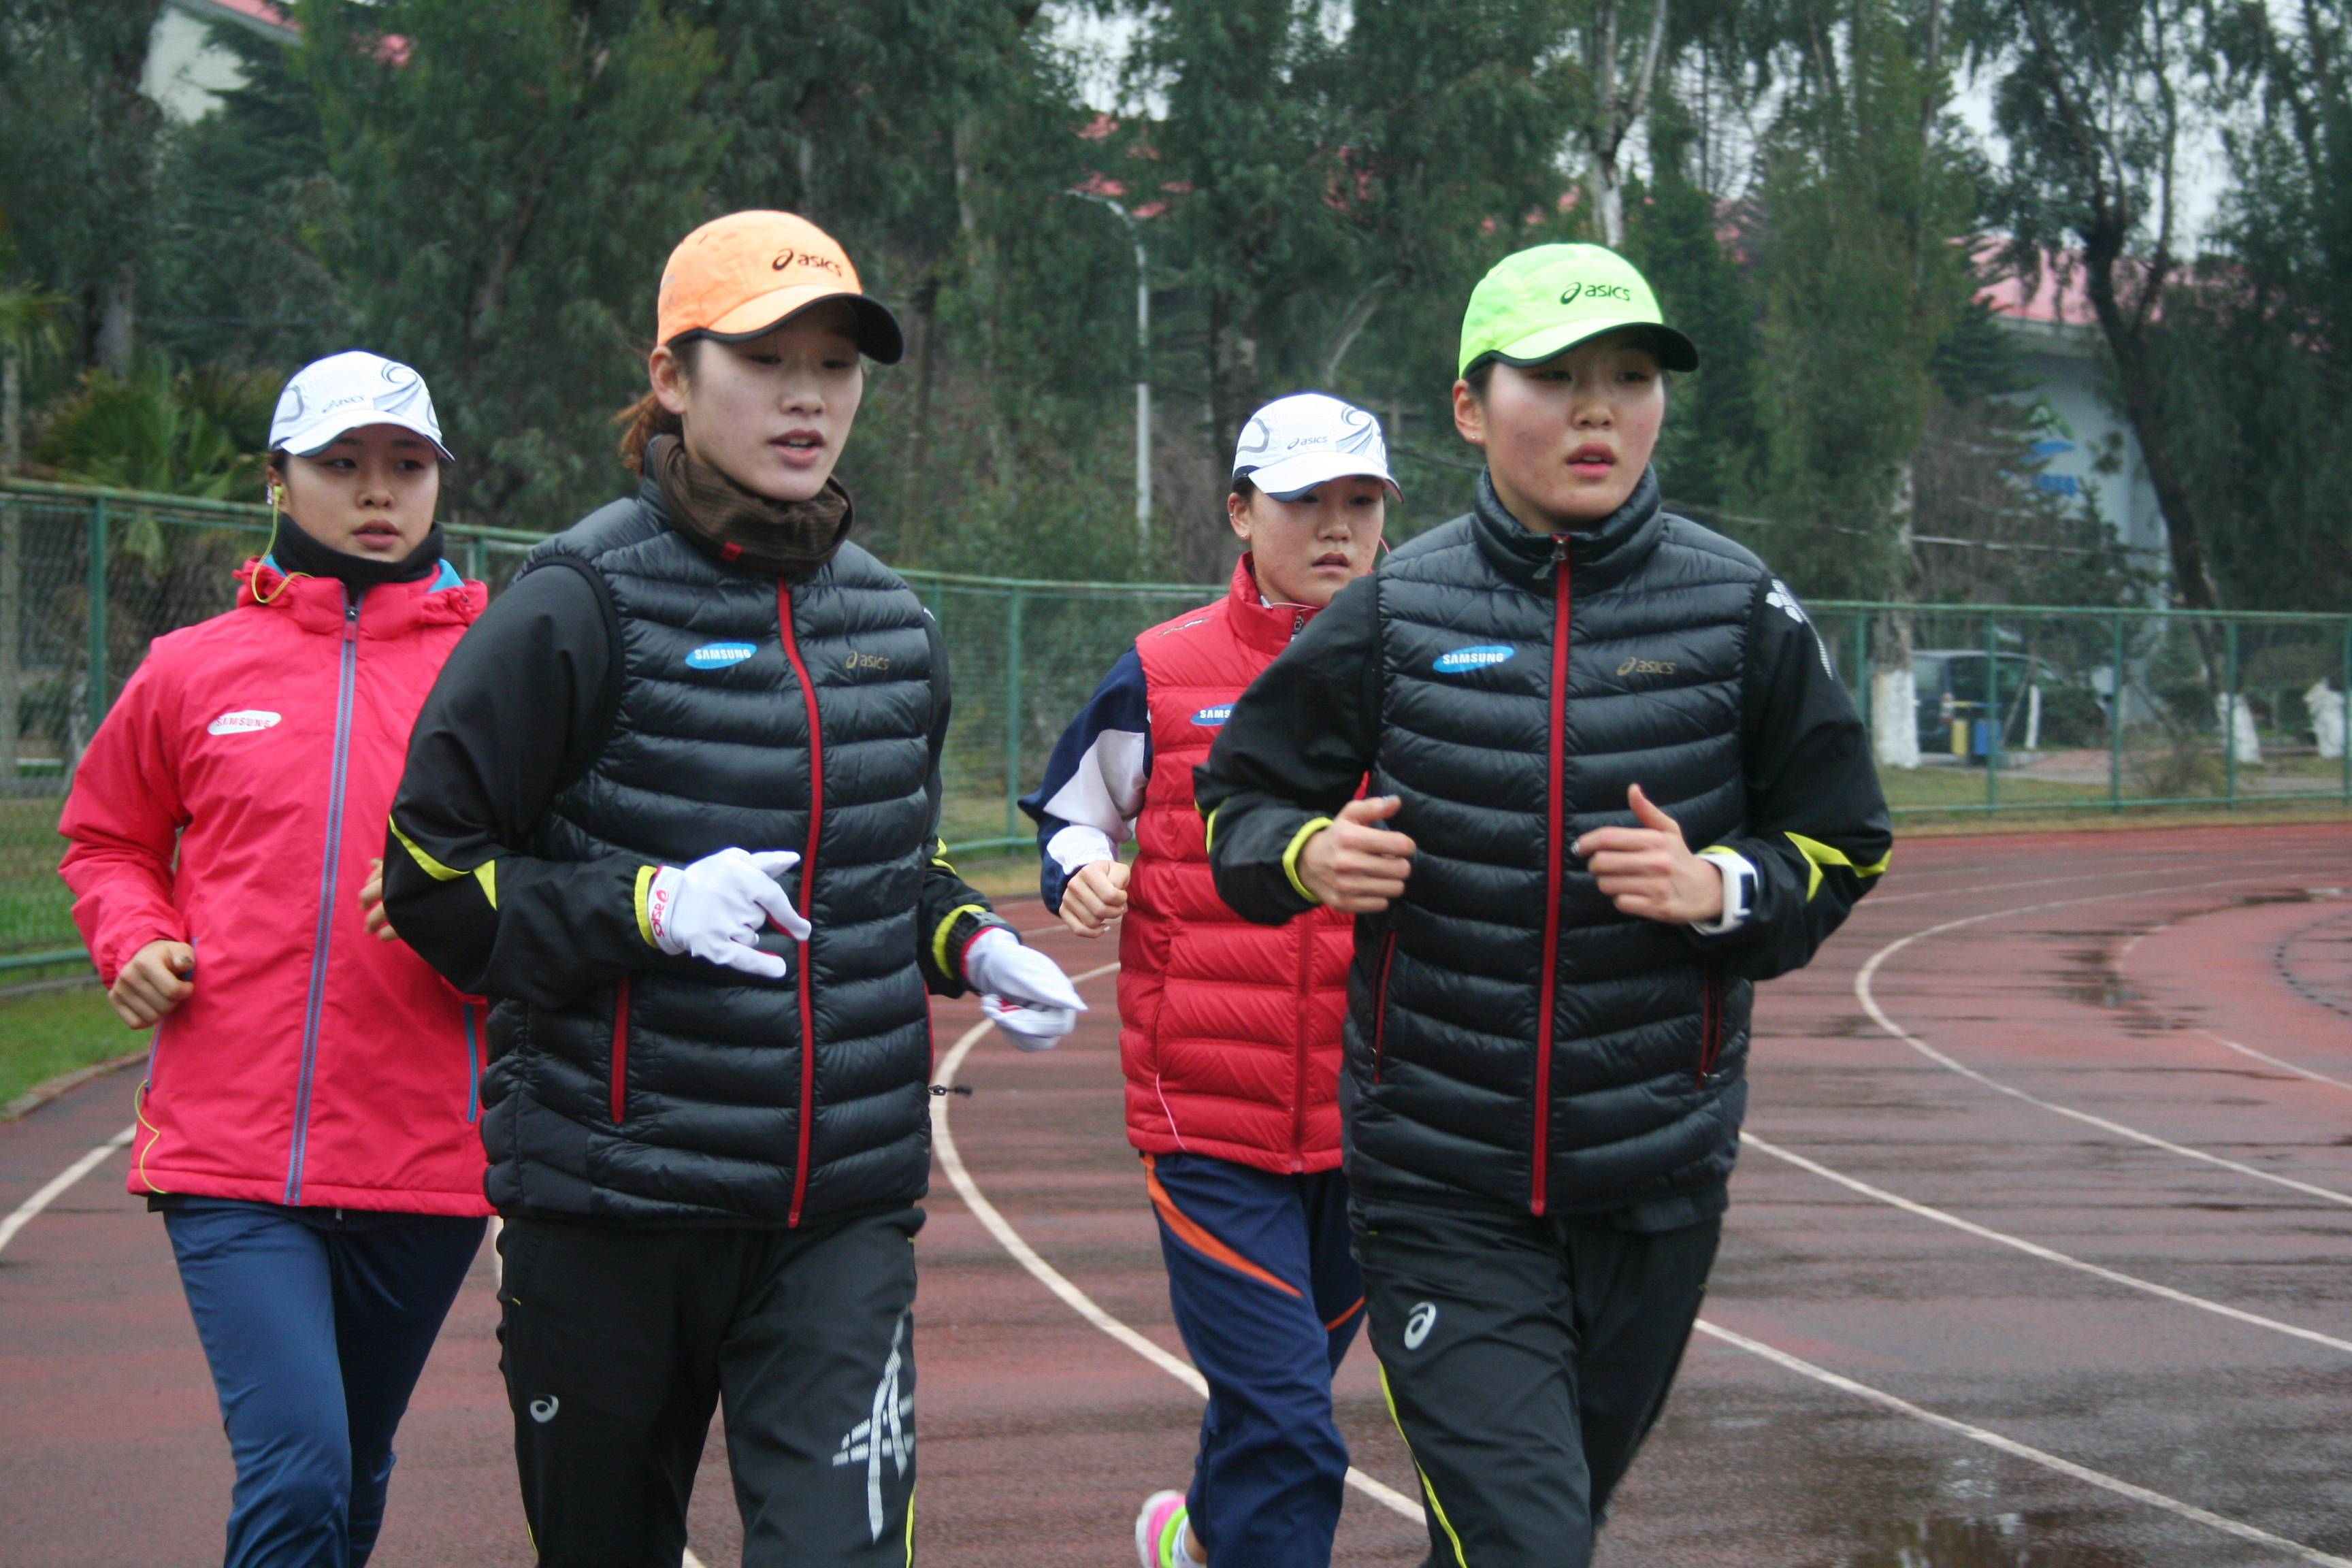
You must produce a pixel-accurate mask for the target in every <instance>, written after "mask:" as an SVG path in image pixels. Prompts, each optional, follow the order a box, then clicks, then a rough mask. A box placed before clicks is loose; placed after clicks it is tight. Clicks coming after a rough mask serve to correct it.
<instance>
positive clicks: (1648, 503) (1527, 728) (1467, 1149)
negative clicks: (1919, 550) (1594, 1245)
mask: <svg viewBox="0 0 2352 1568" xmlns="http://www.w3.org/2000/svg"><path fill="white" fill-rule="evenodd" d="M1376 581H1377V584H1378V586H1379V595H1380V627H1381V668H1382V697H1381V746H1380V754H1379V758H1378V761H1377V763H1376V764H1375V767H1374V771H1373V776H1372V781H1371V793H1374V794H1388V795H1400V796H1402V798H1403V801H1404V805H1403V808H1402V811H1401V812H1400V813H1399V814H1398V816H1397V817H1396V819H1395V821H1394V822H1392V823H1391V824H1389V825H1388V826H1394V827H1396V828H1398V829H1400V830H1402V831H1403V832H1405V833H1409V834H1411V835H1412V837H1413V839H1414V840H1415V842H1416V843H1417V844H1418V846H1419V848H1420V853H1419V856H1418V858H1417V859H1416V861H1415V864H1414V868H1413V874H1412V880H1411V882H1410V883H1408V884H1407V891H1406V894H1405V897H1404V899H1403V900H1402V902H1400V903H1399V904H1397V905H1395V906H1393V907H1392V908H1391V910H1389V911H1388V912H1387V913H1386V914H1384V915H1380V916H1365V917H1361V918H1360V919H1359V921H1358V922H1357V933H1358V934H1357V949H1358V951H1357V958H1356V966H1355V970H1354V973H1352V975H1351V976H1350V984H1349V992H1350V995H1349V1002H1350V1006H1349V1053H1348V1068H1347V1071H1346V1073H1345V1075H1344V1077H1343V1080H1342V1083H1341V1086H1340V1092H1341V1102H1342V1105H1343V1106H1344V1108H1345V1110H1346V1112H1347V1116H1348V1122H1349V1163H1348V1173H1349V1181H1350V1182H1351V1183H1353V1184H1357V1185H1360V1186H1361V1187H1363V1188H1365V1189H1367V1190H1381V1189H1385V1190H1387V1191H1390V1192H1392V1193H1398V1194H1418V1195H1423V1196H1454V1197H1462V1196H1468V1197H1472V1198H1475V1199H1483V1200H1491V1201H1500V1202H1504V1203H1508V1204H1511V1205H1515V1206H1516V1205H1525V1206H1526V1207H1528V1208H1530V1209H1532V1210H1533V1211H1534V1212H1535V1213H1538V1214H1578V1213H1590V1212H1594V1211H1598V1210H1604V1209H1612V1208H1618V1207H1622V1206H1623V1205H1629V1204H1633V1203H1638V1202H1642V1201H1644V1200H1647V1199H1652V1198H1657V1197H1664V1196H1667V1195H1670V1194H1679V1193H1688V1192H1696V1191H1700V1190H1702V1189H1705V1188H1708V1187H1711V1186H1713V1185H1715V1184H1718V1183H1720V1182H1721V1181H1722V1180H1723V1179H1724V1177H1725V1176H1726V1175H1727V1174H1728V1173H1729V1172H1730V1169H1731V1163H1732V1158H1733V1155H1734V1153H1735V1152H1736V1148H1737V1142H1738V1129H1739V1119H1740V1111H1741V1109H1742V1106H1743V1105H1744V1103H1745V1100H1746V1084H1745V1081H1744V1079H1743V1076H1742V1068H1743V1066H1744V1064H1745V1061H1746V1057H1747V1049H1748V1005H1749V1000H1750V994H1751V993H1750V988H1749V986H1748V983H1747V982H1745V981H1728V982H1727V980H1726V979H1725V978H1724V977H1723V976H1722V975H1720V974H1718V973H1717V972H1716V971H1715V970H1714V969H1713V967H1712V966H1711V965H1709V964H1707V963H1704V962H1702V960H1701V958H1700V955H1699V952H1698V951H1697V949H1696V946H1695V945H1694V944H1693V942H1692V941H1691V940H1690V938H1689V936H1688V935H1687V934H1686V933H1685V932H1684V931H1682V930H1681V929H1680V928H1678V927H1675V926H1669V925H1663V924H1660V923H1658V922H1656V921H1645V920H1636V919H1631V918H1628V917H1626V916H1623V915H1621V914H1619V913H1618V912H1617V910H1616V908H1615V906H1614V905H1612V903H1611V902H1610V901H1609V900H1607V899H1606V898H1604V897H1603V896H1602V895H1601V891H1600V889H1598V887H1597V886H1596V885H1595V883H1594V880H1593V879H1592V877H1591V875H1590V874H1589V873H1588V872H1586V871H1585V870H1584V869H1582V868H1581V866H1580V863H1579V862H1578V861H1577V860H1576V859H1575V858H1572V857H1571V856H1570V854H1569V853H1568V847H1569V846H1570V844H1571V843H1573V842H1574V840H1575V839H1576V837H1577V836H1578V835H1579V834H1580V833H1583V832H1585V831H1587V830H1589V829H1591V828H1596V827H1603V826H1631V825H1632V824H1633V816H1632V814H1631V812H1630V811H1629V810H1628V809H1627V806H1626V801H1625V791H1626V786H1627V785H1628V784H1634V783H1639V784H1641V785H1642V787H1643V791H1644V792H1645V793H1646V794H1648V795H1649V796H1650V798H1651V799H1652V800H1654V801H1655V802H1657V803H1658V805H1660V806H1662V807H1664V809H1665V810H1666V811H1667V812H1669V813H1671V814H1673V815H1674V816H1675V817H1676V818H1677V819H1678V820H1679V821H1680V822H1681V823H1682V825H1683V828H1684V832H1685V836H1686V837H1687V838H1688V840H1689V842H1690V844H1691V846H1692V847H1694V848H1701V847H1706V845H1708V844H1710V843H1713V842H1715V841H1716V840H1717V838H1719V837H1722V836H1724V835H1727V834H1730V833H1734V832H1737V831H1738V830H1739V829H1740V828H1741V826H1742V820H1743V815H1744V811H1745V803H1746V788H1745V784H1744V781H1743V778H1742V765H1741V763H1742V759H1741V754H1740V714H1741V694H1742V685H1743V679H1744V672H1745V668H1746V658H1747V650H1748V623H1749V617H1750V615H1751V612H1752V611H1753V610H1754V608H1755V606H1756V603H1757V600H1758V597H1759V595H1761V594H1763V593H1765V592H1766V591H1767V589H1768V585H1769V581H1770V579H1769V574H1767V572H1766V571H1765V568H1764V565H1763V563H1761V562H1759V561H1758V560H1757V559H1756V558H1755V557H1754V556H1753V555H1750V554H1749V553H1748V552H1747V551H1745V550H1743V549H1741V548H1740V547H1739V546H1738V545H1737V544H1734V543H1732V542H1730V541H1728V540H1727V539H1724V538H1722V537H1720V536H1719V535H1717V534H1715V533H1712V532H1710V531H1707V530H1706V529H1704V528H1700V527H1698V526H1697V525H1696V524H1694V523H1691V522H1688V521H1684V520H1683V519H1681V518H1678V517H1671V516H1668V515H1666V514H1665V513H1664V512H1662V511H1661V510H1659V505H1658V489H1657V482H1656V479H1655V477H1654V475H1644V476H1643V479H1642V482H1641V484H1640V486H1639V488H1638V489H1636V490H1635V491H1634V493H1633V498H1632V499H1631V500H1628V501H1627V502H1626V504H1625V506H1624V507H1623V508H1622V509H1621V510H1619V511H1618V512H1617V513H1616V515H1614V516H1613V517H1612V518H1610V519H1609V520H1608V521H1606V522H1605V523H1603V524H1602V525H1601V527H1599V528H1598V529H1594V530H1591V531H1582V532H1578V533H1574V534H1569V535H1562V536H1558V537H1557V538H1553V537H1546V536H1543V535H1538V534H1532V533H1529V532H1528V531H1527V530H1526V529H1524V528H1522V527H1520V526H1519V524H1518V523H1517V521H1514V520H1513V519H1512V518H1511V516H1510V514H1509V513H1508V512H1507V511H1505V510H1503V507H1502V505H1501V503H1500V502H1499V501H1497V500H1496V499H1495V493H1494V490H1493V489H1492V487H1491V485H1490V484H1489V482H1488V481H1487V479H1486V478H1485V477H1483V476H1482V477H1481V478H1480V479H1479V481H1478V495H1477V503H1476V509H1475V510H1474V511H1473V512H1472V513H1471V514H1470V515H1468V516H1466V517H1462V518H1457V519H1455V520H1454V521H1452V522H1450V523H1447V524H1445V525H1444V526H1443V527H1440V528H1438V529H1435V530H1433V531H1430V532H1428V533H1425V534H1423V535H1422V536H1421V537H1419V538H1417V539H1415V540H1413V541H1412V542H1411V543H1409V544H1407V545H1405V546H1404V547H1403V548H1402V549H1400V550H1398V551H1397V552H1395V553H1394V554H1392V555H1391V556H1390V557H1389V558H1388V560H1387V561H1386V563H1383V564H1382V565H1381V569H1380V573H1379V575H1378V577H1377V579H1376ZM1563 699H1564V700H1563Z"/></svg>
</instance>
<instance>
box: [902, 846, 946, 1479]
mask: <svg viewBox="0 0 2352 1568" xmlns="http://www.w3.org/2000/svg"><path fill="white" fill-rule="evenodd" d="M931 864H932V865H934V866H937V867H938V868H940V870H942V871H945V872H946V873H947V874H948V875H949V876H950V877H952V876H954V875H955V874H956V868H955V867H953V866H952V865H950V863H949V861H948V841H947V840H946V839H944V838H934V839H932V840H931ZM908 1495H909V1496H912V1495H913V1494H912V1493H909V1494H908Z"/></svg>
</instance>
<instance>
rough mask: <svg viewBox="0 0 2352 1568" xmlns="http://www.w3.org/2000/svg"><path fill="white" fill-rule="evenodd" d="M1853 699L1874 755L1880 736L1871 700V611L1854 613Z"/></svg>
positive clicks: (1864, 735) (1866, 742)
mask: <svg viewBox="0 0 2352 1568" xmlns="http://www.w3.org/2000/svg"><path fill="white" fill-rule="evenodd" d="M1853 700H1854V703H1855V705H1856V706H1857V707H1859V708H1860V709H1861V710H1862V738H1863V742H1864V745H1866V746H1869V747H1870V749H1871V752H1872V754H1873V755H1875V754H1876V752H1877V746H1876V742H1877V740H1878V736H1877V734H1876V732H1875V731H1874V729H1873V728H1872V726H1873V725H1874V724H1875V723H1876V722H1877V715H1876V714H1874V713H1873V712H1872V711H1871V701H1870V612H1869V611H1868V610H1856V611H1855V612H1854V613H1853Z"/></svg>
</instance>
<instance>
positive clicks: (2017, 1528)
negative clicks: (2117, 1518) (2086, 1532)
mask: <svg viewBox="0 0 2352 1568" xmlns="http://www.w3.org/2000/svg"><path fill="white" fill-rule="evenodd" d="M2061 1517H2062V1516H2059V1515H2055V1514H2051V1515H2037V1514H2026V1513H2002V1514H1994V1515H1992V1516H1990V1517H1978V1516H1971V1515H1966V1514H1937V1515H1932V1516H1930V1517H1928V1518H1926V1519H1915V1520H1905V1521H1900V1522H1897V1523H1891V1524H1885V1525H1880V1526H1877V1527H1876V1528H1874V1530H1872V1531H1870V1535H1871V1537H1872V1539H1871V1542H1870V1543H1869V1544H1868V1545H1866V1546H1864V1547H1863V1548H1862V1549H1860V1550H1859V1551H1855V1552H1843V1553H1841V1554H1839V1555H1838V1556H1836V1557H1832V1558H1826V1559H1820V1560H1817V1561H1815V1562H1813V1563H1808V1564H1807V1565H1806V1568H2138V1564H2139V1563H2140V1562H2141V1559H2140V1557H2139V1556H2138V1555H2137V1553H2135V1552H2122V1551H2118V1550H2116V1548H2114V1547H2108V1546H2093V1545H2086V1544H2084V1543H2081V1542H2065V1541H2053V1540H2051V1539H2050V1537H2051V1536H2052V1535H2053V1534H2055V1533H2059V1531H2058V1529H2057V1528H2056V1526H2057V1521H2058V1520H2059V1519H2060V1518H2061Z"/></svg>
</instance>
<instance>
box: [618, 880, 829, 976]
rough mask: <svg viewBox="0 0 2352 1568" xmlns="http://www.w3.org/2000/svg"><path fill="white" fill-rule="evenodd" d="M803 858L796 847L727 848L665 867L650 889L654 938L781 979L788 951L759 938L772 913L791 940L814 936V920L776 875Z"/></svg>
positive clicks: (664, 945)
mask: <svg viewBox="0 0 2352 1568" xmlns="http://www.w3.org/2000/svg"><path fill="white" fill-rule="evenodd" d="M800 863H801V858H800V857H799V856H798V855H797V854H794V853H793V851H792V850H790V849H771V850H767V851H765V852H763V853H761V854H758V855H754V854H751V852H750V851H748V850H743V849H721V850H720V851H719V853H718V854H716V855H706V856H704V857H703V858H701V859H699V860H697V861H696V862H695V863H694V864H693V865H691V866H686V867H678V866H665V867H663V868H661V869H660V870H658V871H656V872H655V873H654V878H653V883H652V885H651V886H649V887H648V888H646V926H647V928H648V929H650V930H651V931H653V933H654V945H655V946H656V947H657V948H659V949H661V950H662V951H663V952H683V953H690V954H692V955H693V956H694V957H696V958H699V959H702V960H705V961H706V962H708V963H721V964H725V965H726V966H727V967H728V968H730V969H740V970H741V971H742V972H743V973H746V974H757V975H759V976H761V978H762V979H767V980H782V978H783V977H784V974H785V973H786V971H787V970H788V969H789V967H790V966H789V965H788V964H786V963H784V960H783V957H782V954H779V953H773V952H761V951H760V950H759V948H758V946H757V945H755V944H756V943H757V942H759V940H760V932H761V930H762V929H763V928H765V927H766V926H767V924H768V923H769V922H770V921H774V922H775V923H776V924H777V925H779V926H781V927H782V928H783V930H784V931H785V932H786V933H787V934H788V935H790V936H791V937H792V938H793V941H795V942H806V941H807V940H808V934H809V923H808V921H805V920H803V919H802V918H801V912H800V911H799V910H796V909H794V908H793V900H792V899H791V897H790V895H788V894H787V893H785V891H784V889H783V885H782V883H780V882H779V881H777V879H778V878H779V877H782V875H783V874H784V873H785V872H787V871H789V870H791V869H792V868H793V867H795V866H797V865H799V864H800Z"/></svg>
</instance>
